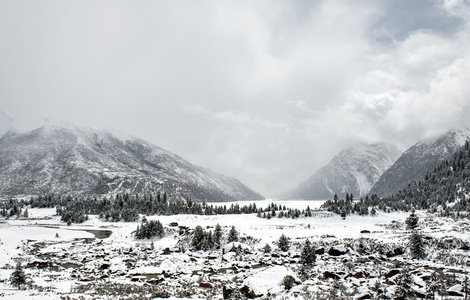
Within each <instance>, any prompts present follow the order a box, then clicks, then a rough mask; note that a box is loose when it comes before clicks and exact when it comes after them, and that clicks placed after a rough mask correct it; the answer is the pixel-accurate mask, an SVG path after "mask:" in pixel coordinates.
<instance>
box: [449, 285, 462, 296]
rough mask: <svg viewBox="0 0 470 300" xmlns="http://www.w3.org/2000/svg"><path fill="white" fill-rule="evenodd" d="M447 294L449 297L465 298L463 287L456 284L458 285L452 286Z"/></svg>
mask: <svg viewBox="0 0 470 300" xmlns="http://www.w3.org/2000/svg"><path fill="white" fill-rule="evenodd" d="M447 294H448V295H449V296H456V297H463V296H464V292H463V287H462V285H460V284H456V285H453V286H451V287H450V288H449V289H448V290H447Z"/></svg>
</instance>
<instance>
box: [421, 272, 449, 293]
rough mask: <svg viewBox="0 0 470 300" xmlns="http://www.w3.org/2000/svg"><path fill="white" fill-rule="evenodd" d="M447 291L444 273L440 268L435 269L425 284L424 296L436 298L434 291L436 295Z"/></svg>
mask: <svg viewBox="0 0 470 300" xmlns="http://www.w3.org/2000/svg"><path fill="white" fill-rule="evenodd" d="M446 292H447V289H446V284H445V279H444V274H443V273H442V271H441V270H435V271H434V272H433V273H432V274H431V277H430V278H429V282H428V283H427V285H426V296H428V297H430V298H431V299H433V300H435V299H436V293H437V294H438V295H441V296H442V295H445V294H446Z"/></svg>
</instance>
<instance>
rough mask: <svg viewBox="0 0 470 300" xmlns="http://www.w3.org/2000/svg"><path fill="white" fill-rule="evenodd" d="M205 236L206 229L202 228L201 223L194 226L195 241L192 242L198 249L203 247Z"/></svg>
mask: <svg viewBox="0 0 470 300" xmlns="http://www.w3.org/2000/svg"><path fill="white" fill-rule="evenodd" d="M204 237H205V232H204V229H202V227H201V226H200V225H197V226H196V228H194V233H193V241H192V243H191V244H192V245H193V246H194V247H195V248H196V250H201V249H202V243H203V242H204Z"/></svg>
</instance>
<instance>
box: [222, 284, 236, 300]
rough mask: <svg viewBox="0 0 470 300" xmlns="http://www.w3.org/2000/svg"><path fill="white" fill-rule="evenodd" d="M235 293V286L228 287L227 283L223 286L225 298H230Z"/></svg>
mask: <svg viewBox="0 0 470 300" xmlns="http://www.w3.org/2000/svg"><path fill="white" fill-rule="evenodd" d="M232 293H233V288H231V287H229V288H227V287H226V286H225V285H224V286H223V288H222V295H223V296H224V299H228V298H229V297H230V295H232Z"/></svg>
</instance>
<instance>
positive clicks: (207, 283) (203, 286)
mask: <svg viewBox="0 0 470 300" xmlns="http://www.w3.org/2000/svg"><path fill="white" fill-rule="evenodd" d="M199 286H200V287H202V288H205V289H211V288H213V286H212V284H210V283H209V282H201V283H200V284H199Z"/></svg>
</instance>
